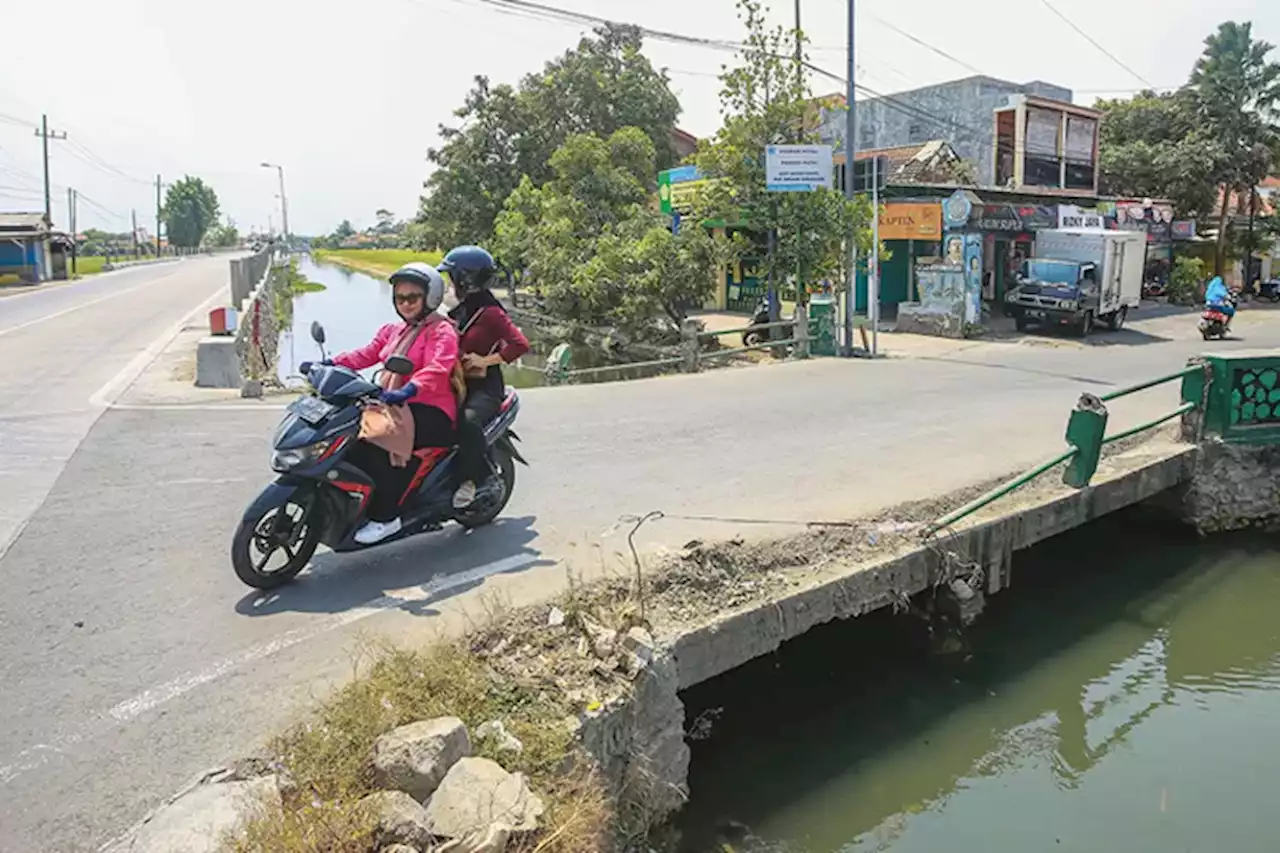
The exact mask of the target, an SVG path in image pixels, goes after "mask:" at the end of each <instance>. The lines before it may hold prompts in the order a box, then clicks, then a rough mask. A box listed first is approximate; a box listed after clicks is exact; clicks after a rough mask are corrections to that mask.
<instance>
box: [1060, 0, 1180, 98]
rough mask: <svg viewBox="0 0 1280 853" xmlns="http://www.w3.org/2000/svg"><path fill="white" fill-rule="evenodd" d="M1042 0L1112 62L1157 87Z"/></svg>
mask: <svg viewBox="0 0 1280 853" xmlns="http://www.w3.org/2000/svg"><path fill="white" fill-rule="evenodd" d="M1040 2H1041V3H1043V4H1044V6H1045V8H1046V9H1048V10H1049V11H1050V12H1052V13H1053V14H1055V15H1057V16H1058V17H1059V18H1061V19H1062V20H1063V22H1064V23H1066V25H1067V26H1069V27H1071V29H1073V30H1075V31H1076V32H1078V33H1079V34H1080V35H1081V36H1083V37H1084V39H1085V41H1087V42H1089V44H1091V45H1093V46H1094V47H1096V48H1097V49H1098V50H1100V51H1102V53H1103V54H1105V55H1106V56H1107V57H1108V58H1109V59H1110V60H1111V61H1112V62H1114V63H1115V64H1116V65H1119V66H1120V67H1121V68H1123V69H1124V70H1125V71H1128V72H1129V73H1130V74H1132V75H1133V76H1134V77H1135V78H1137V79H1138V81H1139V82H1142V83H1146V84H1147V86H1148V87H1150V88H1152V89H1154V88H1155V86H1152V85H1151V81H1149V80H1148V79H1147V78H1146V77H1143V76H1142V75H1141V74H1139V73H1138V72H1137V71H1134V70H1133V69H1132V68H1130V67H1129V66H1128V65H1125V64H1124V63H1123V62H1121V61H1120V59H1119V58H1118V57H1117V56H1116V55H1115V54H1114V53H1112V52H1111V51H1109V50H1107V49H1106V48H1105V47H1103V46H1102V45H1100V44H1098V42H1097V40H1096V39H1094V37H1093V36H1091V35H1089V34H1088V33H1086V32H1085V31H1084V30H1082V29H1080V28H1079V27H1077V26H1076V25H1075V23H1074V22H1073V21H1072V20H1071V19H1070V18H1068V17H1067V16H1066V15H1064V14H1062V13H1061V12H1059V11H1058V10H1057V9H1056V8H1055V7H1054V5H1053V4H1052V3H1050V2H1049V0H1040Z"/></svg>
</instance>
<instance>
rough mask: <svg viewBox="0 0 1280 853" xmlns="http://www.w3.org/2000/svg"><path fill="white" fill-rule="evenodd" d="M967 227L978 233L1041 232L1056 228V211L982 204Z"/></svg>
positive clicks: (1040, 206) (1035, 205) (1047, 208)
mask: <svg viewBox="0 0 1280 853" xmlns="http://www.w3.org/2000/svg"><path fill="white" fill-rule="evenodd" d="M969 226H970V227H971V228H973V229H975V230H978V231H1012V232H1020V231H1043V230H1045V229H1046V228H1056V227H1057V226H1058V210H1057V208H1054V207H1047V206H1045V205H1040V204H984V205H982V207H981V209H980V210H979V211H978V212H976V213H975V214H974V215H973V216H972V217H971V218H970V220H969Z"/></svg>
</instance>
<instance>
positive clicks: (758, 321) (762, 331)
mask: <svg viewBox="0 0 1280 853" xmlns="http://www.w3.org/2000/svg"><path fill="white" fill-rule="evenodd" d="M771 322H772V320H770V319H769V300H768V298H767V297H765V298H761V300H760V301H759V302H757V303H756V310H755V311H754V312H753V313H752V315H751V323H750V324H749V325H748V326H747V330H746V331H745V332H743V333H742V345H743V346H747V347H754V346H757V345H759V344H764V343H768V342H769V339H770V338H771V337H773V336H772V335H771V334H770V333H769V329H770V327H769V326H768V325H767V324H768V323H771ZM773 328H776V329H778V330H779V333H780V334H779V337H780V338H781V339H784V340H785V339H787V338H790V337H791V326H789V325H788V326H774V327H773Z"/></svg>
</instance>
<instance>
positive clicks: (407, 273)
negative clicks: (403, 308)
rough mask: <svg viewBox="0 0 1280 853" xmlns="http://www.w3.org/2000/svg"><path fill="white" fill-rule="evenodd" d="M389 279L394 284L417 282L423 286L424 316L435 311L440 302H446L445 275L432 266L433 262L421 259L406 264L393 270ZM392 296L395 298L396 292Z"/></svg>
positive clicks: (416, 283) (419, 285)
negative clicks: (425, 261)
mask: <svg viewBox="0 0 1280 853" xmlns="http://www.w3.org/2000/svg"><path fill="white" fill-rule="evenodd" d="M387 280H388V281H390V282H391V284H392V286H395V285H397V284H415V285H417V286H418V287H420V288H422V293H423V303H424V304H423V310H422V314H423V316H424V317H425V316H426V315H427V314H430V313H431V312H433V311H435V310H436V309H437V308H439V307H440V303H442V302H444V276H442V275H440V271H439V270H437V269H436V268H435V267H433V266H431V264H424V263H422V262H421V261H414V262H413V263H411V264H405V265H404V266H402V267H400V269H398V270H396V271H395V272H393V273H392V274H391V277H390V278H388V279H387ZM392 298H393V299H394V298H395V296H394V294H393V295H392Z"/></svg>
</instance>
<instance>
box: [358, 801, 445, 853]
mask: <svg viewBox="0 0 1280 853" xmlns="http://www.w3.org/2000/svg"><path fill="white" fill-rule="evenodd" d="M360 804H361V805H362V806H364V807H365V808H368V809H369V810H370V811H371V813H372V814H373V815H374V816H375V817H376V818H377V820H378V829H377V841H378V847H379V848H383V847H388V846H392V845H396V844H403V845H405V846H407V847H411V848H413V849H415V850H430V849H431V845H432V844H433V843H434V842H435V838H434V836H433V835H432V834H431V830H430V828H429V827H428V826H427V813H426V810H425V809H423V808H422V806H421V805H419V804H418V801H417V800H415V799H414V798H413V797H411V796H409V795H408V794H406V793H405V792H404V791H378V792H377V793H376V794H370V795H369V796H367V797H365V798H364V799H363V800H361V801H360Z"/></svg>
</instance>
